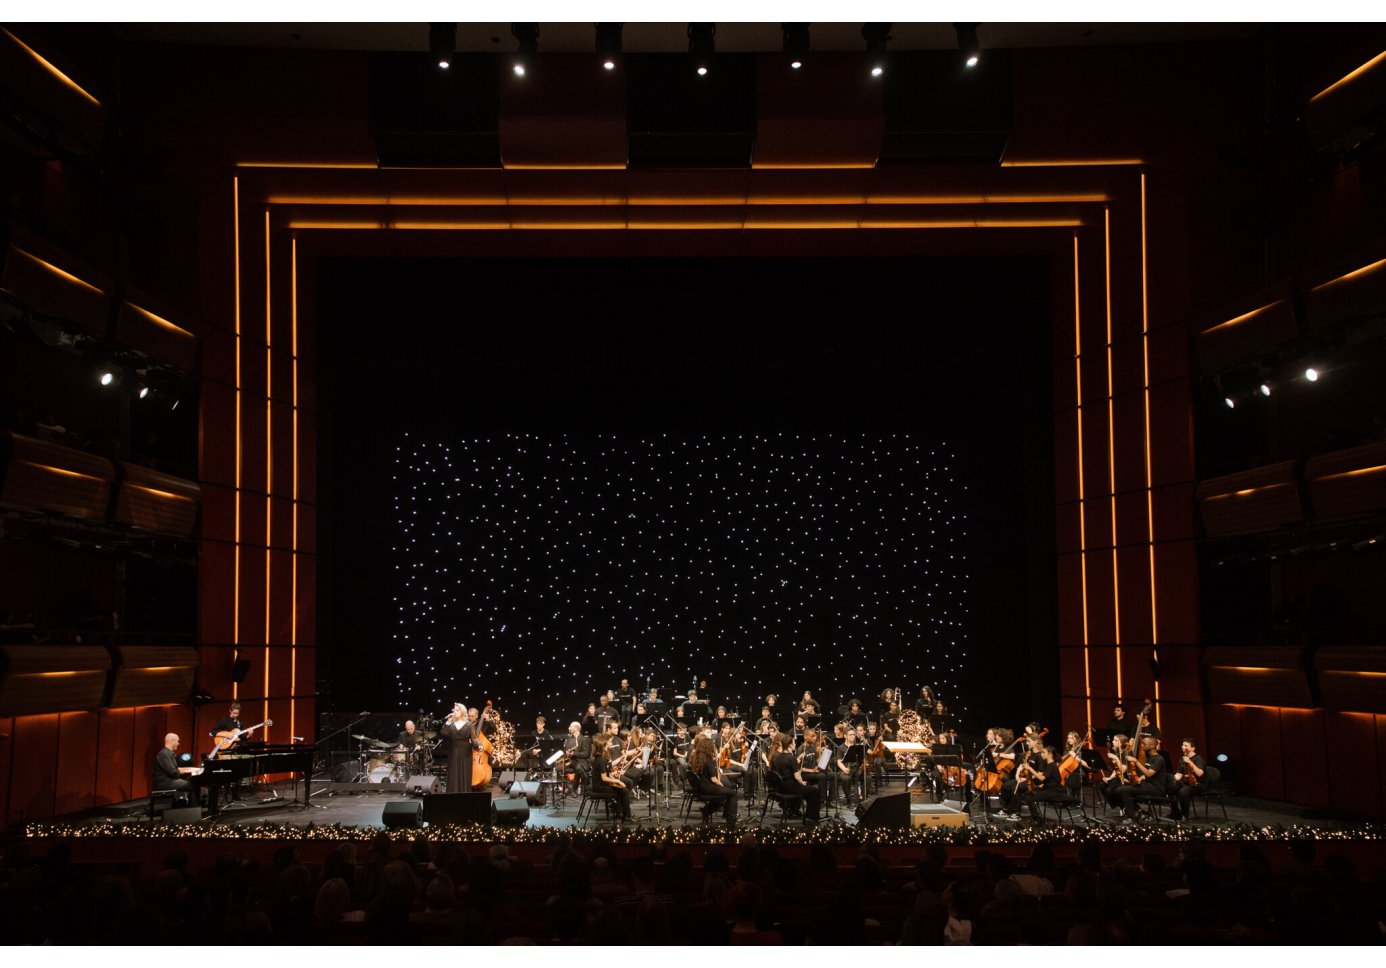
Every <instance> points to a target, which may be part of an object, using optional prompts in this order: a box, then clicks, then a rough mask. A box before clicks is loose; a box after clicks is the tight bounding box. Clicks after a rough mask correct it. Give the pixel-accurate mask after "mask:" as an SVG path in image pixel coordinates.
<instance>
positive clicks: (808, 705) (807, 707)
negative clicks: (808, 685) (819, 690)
mask: <svg viewBox="0 0 1386 968" xmlns="http://www.w3.org/2000/svg"><path fill="white" fill-rule="evenodd" d="M822 708H823V707H822V706H820V705H819V703H818V700H817V699H814V698H813V693H811V692H809V690H807V689H805V690H804V698H803V699H800V700H799V715H800V716H817V715H818V714H819V712H820V710H821V709H822Z"/></svg>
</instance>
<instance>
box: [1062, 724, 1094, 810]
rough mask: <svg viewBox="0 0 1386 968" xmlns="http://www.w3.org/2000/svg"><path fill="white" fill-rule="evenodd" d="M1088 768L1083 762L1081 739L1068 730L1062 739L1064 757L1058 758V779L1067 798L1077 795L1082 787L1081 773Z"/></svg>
mask: <svg viewBox="0 0 1386 968" xmlns="http://www.w3.org/2000/svg"><path fill="white" fill-rule="evenodd" d="M1088 768H1089V767H1088V764H1087V763H1085V762H1083V737H1081V736H1079V735H1078V734H1077V733H1076V732H1074V731H1073V730H1070V731H1069V732H1068V734H1067V735H1066V736H1065V737H1064V755H1063V756H1061V757H1060V758H1059V777H1060V779H1062V780H1063V781H1064V788H1065V789H1066V790H1067V791H1068V795H1069V796H1071V797H1076V796H1077V795H1078V792H1079V789H1080V788H1081V787H1082V785H1083V771H1084V770H1086V769H1088Z"/></svg>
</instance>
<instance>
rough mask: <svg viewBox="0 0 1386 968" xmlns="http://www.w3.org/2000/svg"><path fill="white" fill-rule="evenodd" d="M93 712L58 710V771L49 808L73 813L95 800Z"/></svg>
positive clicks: (97, 720)
mask: <svg viewBox="0 0 1386 968" xmlns="http://www.w3.org/2000/svg"><path fill="white" fill-rule="evenodd" d="M99 723H100V717H98V716H97V714H96V713H94V712H75V713H62V714H61V715H60V716H59V717H58V771H57V787H56V790H55V796H54V804H53V810H54V813H55V814H56V815H59V816H60V815H62V814H67V813H76V812H77V811H78V810H86V809H88V808H90V807H91V806H93V805H94V803H95V800H96V753H97V747H98V739H99V737H98V735H97V729H98V726H99Z"/></svg>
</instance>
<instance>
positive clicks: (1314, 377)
mask: <svg viewBox="0 0 1386 968" xmlns="http://www.w3.org/2000/svg"><path fill="white" fill-rule="evenodd" d="M1304 379H1306V380H1308V381H1309V382H1310V383H1318V382H1319V368H1318V367H1317V366H1306V367H1305V368H1304Z"/></svg>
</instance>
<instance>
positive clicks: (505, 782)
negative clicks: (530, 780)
mask: <svg viewBox="0 0 1386 968" xmlns="http://www.w3.org/2000/svg"><path fill="white" fill-rule="evenodd" d="M527 776H529V771H528V770H501V771H500V779H499V780H498V781H497V782H498V783H499V784H500V788H501V789H502V790H507V791H508V790H509V789H510V786H511V784H513V783H518V782H519V781H520V780H523V779H524V778H525V777H527Z"/></svg>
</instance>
